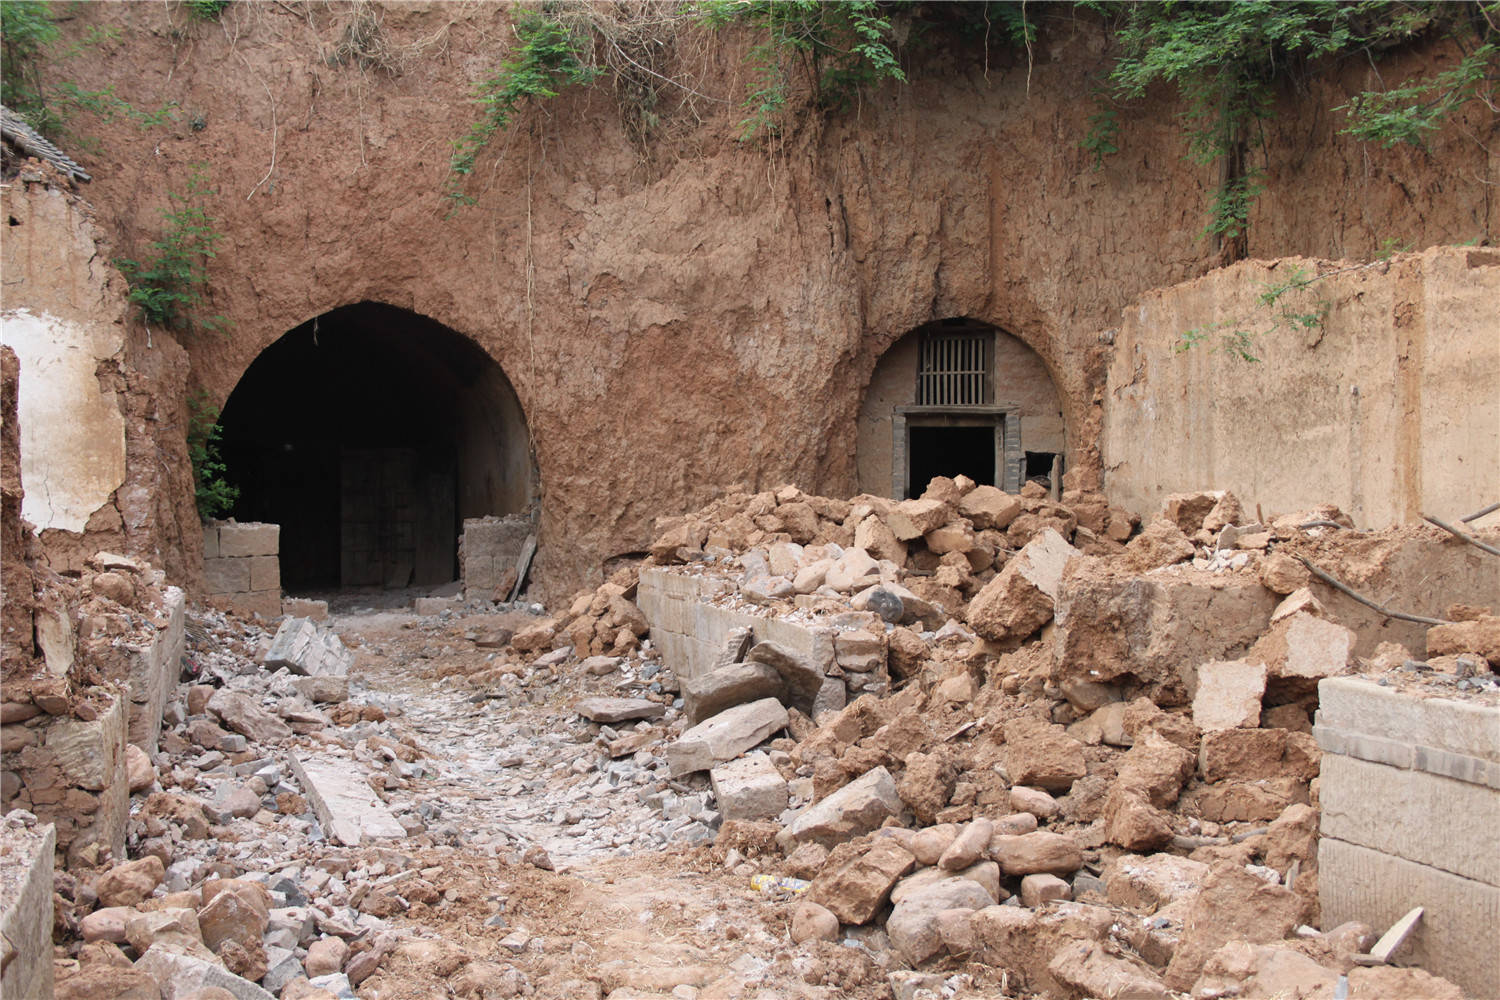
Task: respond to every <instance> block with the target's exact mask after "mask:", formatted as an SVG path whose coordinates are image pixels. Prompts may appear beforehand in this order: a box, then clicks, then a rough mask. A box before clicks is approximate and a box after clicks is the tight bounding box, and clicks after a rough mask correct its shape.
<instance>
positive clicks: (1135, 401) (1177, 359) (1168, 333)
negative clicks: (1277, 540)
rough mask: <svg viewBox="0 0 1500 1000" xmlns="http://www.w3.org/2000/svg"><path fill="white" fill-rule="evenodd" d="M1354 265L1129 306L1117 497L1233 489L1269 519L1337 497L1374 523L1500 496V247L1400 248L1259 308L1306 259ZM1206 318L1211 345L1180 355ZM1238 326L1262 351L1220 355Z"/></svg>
mask: <svg viewBox="0 0 1500 1000" xmlns="http://www.w3.org/2000/svg"><path fill="white" fill-rule="evenodd" d="M1339 266H1340V265H1338V264H1336V263H1334V262H1330V261H1316V260H1282V261H1278V262H1276V263H1274V264H1267V263H1266V262H1263V261H1245V262H1242V263H1240V264H1237V265H1235V266H1234V267H1232V268H1229V269H1226V270H1223V271H1216V272H1214V273H1212V274H1209V275H1207V276H1205V277H1203V278H1199V279H1197V280H1195V281H1191V282H1187V283H1185V284H1182V285H1178V286H1176V287H1173V288H1168V289H1161V290H1157V291H1153V292H1150V293H1148V294H1146V295H1144V296H1142V297H1141V299H1140V300H1139V301H1138V302H1137V303H1136V304H1135V305H1133V306H1132V307H1131V308H1129V309H1127V310H1126V311H1125V314H1124V322H1123V323H1122V324H1121V325H1120V328H1119V334H1118V336H1117V338H1116V340H1115V354H1114V359H1113V362H1112V364H1111V366H1110V369H1109V384H1108V393H1109V395H1108V398H1107V403H1106V405H1105V408H1104V434H1103V452H1104V461H1105V485H1106V488H1107V489H1108V490H1109V491H1110V494H1111V496H1112V497H1114V498H1115V499H1116V500H1117V501H1118V502H1121V503H1124V504H1126V505H1127V506H1132V507H1135V508H1137V509H1142V510H1146V509H1150V508H1152V507H1154V506H1158V505H1159V504H1160V503H1161V500H1162V498H1163V497H1164V496H1165V495H1166V494H1168V493H1172V492H1178V491H1182V490H1192V489H1206V488H1213V489H1227V490H1231V491H1232V492H1234V493H1235V495H1236V496H1238V497H1239V498H1240V500H1241V501H1243V502H1244V503H1245V504H1246V505H1247V509H1250V507H1251V506H1253V505H1255V504H1260V505H1261V506H1262V507H1263V508H1264V510H1265V512H1266V514H1267V515H1268V516H1270V515H1271V514H1272V513H1273V512H1276V513H1283V512H1290V511H1295V510H1300V509H1307V508H1309V507H1312V506H1314V505H1315V504H1319V503H1335V504H1337V505H1338V506H1340V507H1342V508H1343V509H1344V510H1345V511H1346V512H1348V513H1349V515H1350V516H1351V517H1353V518H1354V521H1355V523H1356V524H1358V525H1359V526H1360V527H1369V528H1383V527H1386V526H1388V525H1393V524H1401V523H1414V522H1420V520H1421V517H1422V514H1424V513H1428V514H1432V515H1434V516H1436V517H1439V518H1442V519H1444V520H1449V521H1451V522H1453V523H1456V521H1457V519H1458V518H1459V517H1461V516H1463V515H1465V514H1468V513H1469V512H1470V511H1474V510H1477V509H1479V508H1480V507H1482V506H1484V504H1485V503H1486V502H1487V501H1489V500H1491V499H1493V497H1494V495H1495V493H1496V490H1497V489H1500V392H1497V384H1496V373H1497V372H1500V311H1497V309H1496V303H1497V302H1500V252H1497V251H1495V250H1493V249H1486V248H1477V249H1466V248H1462V247H1450V248H1441V249H1434V250H1428V251H1426V252H1424V253H1421V254H1403V255H1400V256H1398V257H1397V258H1395V259H1393V260H1391V261H1389V262H1379V263H1376V264H1373V265H1370V266H1367V267H1362V268H1358V269H1351V270H1347V271H1345V272H1344V273H1330V274H1329V276H1328V277H1326V278H1324V279H1321V280H1319V281H1317V282H1315V283H1314V284H1312V285H1310V286H1309V287H1307V288H1306V289H1304V290H1302V291H1294V292H1290V293H1288V294H1287V295H1286V296H1285V297H1284V299H1283V300H1282V301H1281V302H1280V303H1278V304H1277V305H1275V306H1273V307H1267V306H1264V305H1261V304H1260V301H1259V297H1260V295H1261V294H1262V292H1263V291H1264V289H1265V288H1267V287H1268V286H1272V285H1275V284H1277V283H1280V282H1285V281H1286V280H1287V278H1288V275H1289V274H1290V273H1292V272H1293V271H1294V270H1301V271H1302V273H1304V274H1305V275H1307V276H1312V275H1314V274H1317V273H1327V272H1334V271H1336V270H1337V269H1338V268H1339ZM1344 266H1345V267H1347V266H1348V265H1344ZM1324 306H1326V308H1327V317H1326V319H1324V320H1323V321H1322V322H1321V323H1319V324H1318V325H1316V326H1312V327H1308V328H1305V329H1299V328H1296V327H1295V326H1294V325H1292V324H1291V323H1290V322H1287V321H1282V322H1281V325H1280V328H1279V329H1276V330H1270V327H1271V324H1272V323H1273V322H1275V321H1276V319H1277V317H1278V316H1279V315H1280V313H1281V311H1283V310H1290V311H1292V312H1297V313H1301V312H1308V311H1316V310H1318V309H1321V308H1323V307H1324ZM1191 329H1198V330H1203V331H1205V332H1206V336H1207V339H1206V340H1205V341H1204V342H1203V343H1201V344H1199V345H1198V346H1196V347H1193V348H1191V349H1188V350H1178V349H1177V347H1178V345H1179V344H1180V337H1181V335H1182V333H1183V331H1186V330H1191ZM1231 329H1247V330H1251V331H1255V332H1256V333H1257V335H1256V336H1255V338H1254V339H1253V340H1252V341H1251V343H1250V350H1251V351H1252V352H1253V353H1254V354H1255V355H1256V356H1258V358H1259V360H1258V361H1254V362H1251V361H1245V360H1242V359H1241V358H1239V357H1237V356H1235V355H1232V354H1228V353H1225V352H1224V351H1223V350H1221V343H1222V342H1221V338H1222V336H1223V335H1224V334H1225V333H1227V332H1228V331H1229V330H1231ZM1260 331H1268V332H1260ZM1495 523H1500V514H1496V515H1490V516H1489V517H1487V518H1485V519H1482V520H1480V521H1478V522H1476V525H1477V526H1486V525H1491V524H1495Z"/></svg>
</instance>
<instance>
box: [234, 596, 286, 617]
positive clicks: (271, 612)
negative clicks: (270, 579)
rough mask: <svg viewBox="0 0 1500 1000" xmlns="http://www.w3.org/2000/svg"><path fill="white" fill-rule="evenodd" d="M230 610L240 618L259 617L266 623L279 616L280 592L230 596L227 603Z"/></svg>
mask: <svg viewBox="0 0 1500 1000" xmlns="http://www.w3.org/2000/svg"><path fill="white" fill-rule="evenodd" d="M227 603H228V605H229V607H230V610H232V611H233V612H234V613H235V614H237V615H239V616H240V617H241V618H250V617H253V616H255V615H259V616H260V617H262V618H264V619H265V620H266V621H270V620H271V619H272V618H277V617H279V616H280V615H281V591H279V590H253V591H251V592H249V593H247V594H231V595H229V597H228V601H227Z"/></svg>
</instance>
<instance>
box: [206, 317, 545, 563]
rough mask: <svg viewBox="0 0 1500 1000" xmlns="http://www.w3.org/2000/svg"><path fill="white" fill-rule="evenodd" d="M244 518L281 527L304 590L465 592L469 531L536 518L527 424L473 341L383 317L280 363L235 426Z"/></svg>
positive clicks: (243, 391) (267, 362)
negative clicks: (497, 521)
mask: <svg viewBox="0 0 1500 1000" xmlns="http://www.w3.org/2000/svg"><path fill="white" fill-rule="evenodd" d="M220 423H221V426H222V428H223V431H222V446H221V450H222V453H223V456H224V459H225V462H226V464H227V466H228V468H229V476H228V478H229V479H230V480H231V481H232V482H233V483H234V484H235V485H237V486H238V487H239V489H240V497H239V501H238V502H237V503H236V505H235V507H234V510H233V511H232V512H231V513H232V516H234V517H236V518H238V519H239V520H241V521H267V522H272V523H275V524H279V525H281V579H282V586H283V587H285V588H286V589H287V590H289V591H303V592H307V591H315V590H325V589H333V588H350V587H370V586H376V587H386V588H398V587H406V586H426V585H432V584H442V583H446V582H448V581H451V580H455V579H457V578H458V554H457V553H458V548H457V546H458V536H459V532H460V530H461V527H462V524H463V520H464V519H465V518H470V517H483V516H485V515H489V514H508V513H517V512H522V511H526V510H527V509H528V507H529V505H530V504H531V502H532V499H533V496H534V481H535V475H534V471H533V464H532V458H531V440H530V435H529V433H528V431H527V427H526V418H525V415H524V413H523V412H522V410H521V404H520V401H519V400H518V399H517V397H516V393H515V390H514V389H513V388H512V387H511V384H510V381H509V380H508V379H507V378H506V377H505V373H504V372H503V371H502V370H501V369H500V366H499V365H498V364H496V363H495V362H494V360H492V359H491V358H490V357H489V356H488V355H487V354H485V353H484V352H483V351H482V350H481V349H480V348H479V347H478V346H477V345H475V344H474V343H473V342H472V341H470V340H469V339H467V338H466V337H464V336H462V335H460V334H458V333H455V332H454V331H452V330H450V329H448V328H447V327H445V326H443V325H441V324H440V323H436V322H434V321H432V320H430V319H427V318H425V317H423V316H419V315H417V314H415V313H411V312H407V311H406V310H404V309H398V308H395V307H393V306H387V305H381V304H378V303H373V302H361V303H359V304H358V305H352V306H345V307H342V308H339V309H334V310H332V311H331V312H327V313H324V314H323V315H322V316H319V317H317V318H316V319H314V320H312V321H310V322H308V323H304V324H303V325H301V326H299V327H297V328H296V329H294V330H292V331H291V332H290V333H288V334H286V335H285V336H283V337H282V338H281V339H280V340H278V341H276V343H274V344H272V345H271V346H270V347H268V348H266V349H265V350H264V351H263V352H262V353H261V354H260V356H259V357H257V358H256V359H255V361H254V363H253V364H251V365H250V368H249V369H248V370H247V371H246V372H245V375H244V377H243V378H242V379H240V382H239V385H237V386H236V387H235V389H234V392H233V393H231V394H230V396H229V400H228V402H226V403H225V405H224V409H223V413H222V415H221V417H220Z"/></svg>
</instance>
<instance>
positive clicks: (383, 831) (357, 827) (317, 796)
mask: <svg viewBox="0 0 1500 1000" xmlns="http://www.w3.org/2000/svg"><path fill="white" fill-rule="evenodd" d="M287 763H288V764H290V765H291V768H292V773H293V774H295V775H296V776H297V780H298V781H300V782H301V783H302V792H303V794H304V795H306V796H307V801H308V802H309V803H310V804H311V805H312V807H313V812H314V813H316V814H317V817H318V822H319V823H321V824H322V825H323V832H324V833H325V834H326V835H327V836H328V837H329V838H330V839H333V840H337V841H339V842H340V843H343V844H346V845H348V846H350V847H357V846H358V845H359V844H360V843H361V842H363V841H368V840H376V839H381V838H386V837H405V836H406V830H405V828H404V827H402V826H401V824H400V823H398V822H396V817H395V816H392V815H391V811H390V810H389V809H387V808H386V807H385V803H383V802H381V801H380V797H379V796H377V795H376V794H375V792H374V790H373V789H372V788H370V786H369V785H368V784H366V783H365V780H364V778H363V776H362V775H360V774H359V772H358V771H356V770H354V769H352V768H351V767H350V765H349V763H348V762H346V761H340V760H303V759H302V758H301V757H299V756H298V755H297V754H294V753H293V754H288V755H287Z"/></svg>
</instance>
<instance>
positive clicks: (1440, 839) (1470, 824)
mask: <svg viewBox="0 0 1500 1000" xmlns="http://www.w3.org/2000/svg"><path fill="white" fill-rule="evenodd" d="M1319 789H1320V791H1319V803H1320V805H1321V807H1322V814H1323V820H1322V833H1323V836H1326V837H1335V838H1337V839H1339V840H1343V841H1347V842H1349V843H1352V844H1358V845H1359V846H1361V847H1368V848H1371V849H1372V850H1377V851H1382V852H1384V853H1386V854H1392V855H1395V856H1397V857H1402V858H1406V859H1407V860H1409V861H1415V862H1419V863H1421V864H1425V865H1430V866H1432V867H1434V868H1440V869H1442V870H1444V871H1447V872H1451V873H1453V874H1454V875H1459V876H1462V877H1464V878H1472V879H1478V880H1479V881H1482V882H1487V883H1489V884H1490V885H1495V886H1500V850H1496V849H1495V847H1496V844H1497V842H1496V832H1495V831H1497V830H1500V791H1497V790H1496V789H1493V788H1490V787H1488V786H1485V785H1473V784H1469V783H1467V782H1463V781H1455V780H1453V779H1452V778H1444V777H1439V776H1438V775H1435V774H1427V773H1424V772H1422V771H1403V770H1398V769H1397V768H1394V767H1387V766H1385V765H1383V764H1371V763H1369V762H1367V761H1362V760H1356V759H1355V758H1353V757H1343V756H1339V755H1336V754H1327V755H1325V756H1324V757H1323V770H1322V781H1321V782H1320V784H1319Z"/></svg>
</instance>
